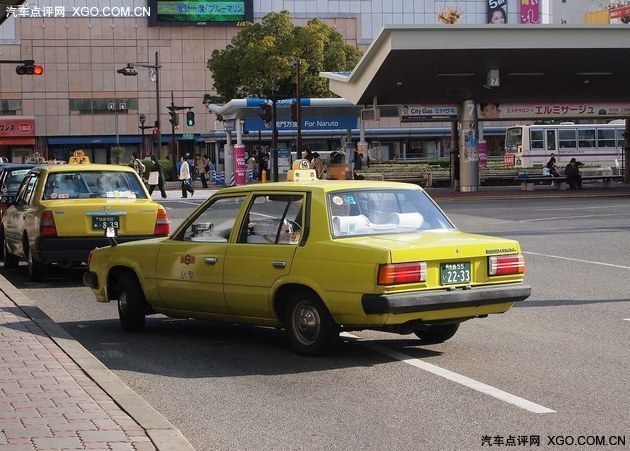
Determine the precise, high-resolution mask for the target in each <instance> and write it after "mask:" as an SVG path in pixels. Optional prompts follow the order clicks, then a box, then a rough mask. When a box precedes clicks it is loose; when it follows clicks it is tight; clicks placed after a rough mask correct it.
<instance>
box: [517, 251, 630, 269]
mask: <svg viewBox="0 0 630 451" xmlns="http://www.w3.org/2000/svg"><path fill="white" fill-rule="evenodd" d="M523 254H528V255H536V256H538V257H549V258H557V259H560V260H570V261H573V262H578V263H589V264H591V265H600V266H610V267H612V268H621V269H630V266H623V265H613V264H612V263H604V262H594V261H591V260H581V259H579V258H569V257H561V256H560V255H549V254H539V253H537V252H523Z"/></svg>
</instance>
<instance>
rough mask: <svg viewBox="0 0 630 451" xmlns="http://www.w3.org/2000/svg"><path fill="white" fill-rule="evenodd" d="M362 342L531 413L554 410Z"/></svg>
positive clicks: (354, 336)
mask: <svg viewBox="0 0 630 451" xmlns="http://www.w3.org/2000/svg"><path fill="white" fill-rule="evenodd" d="M342 335H343V336H346V337H350V338H355V339H359V340H361V339H360V337H357V336H356V335H352V334H349V333H347V332H344V333H342ZM362 343H363V344H364V345H366V346H367V347H369V348H371V349H373V350H375V351H377V352H380V353H381V354H385V355H386V356H389V357H391V358H393V359H396V360H400V361H401V362H403V363H406V364H407V365H411V366H415V367H416V368H420V369H421V370H425V371H428V372H429V373H432V374H435V375H436V376H440V377H443V378H445V379H448V380H450V381H452V382H455V383H458V384H460V385H464V386H465V387H468V388H472V389H473V390H476V391H478V392H481V393H484V394H486V395H489V396H492V397H493V398H496V399H499V400H501V401H505V402H507V403H510V404H513V405H515V406H517V407H520V408H521V409H525V410H529V411H530V412H533V413H554V412H555V410H551V409H549V408H547V407H544V406H541V405H540V404H536V403H533V402H531V401H528V400H527V399H524V398H520V397H518V396H515V395H512V394H511V393H508V392H505V391H503V390H499V389H498V388H495V387H492V386H491V385H487V384H484V383H483V382H479V381H476V380H474V379H471V378H469V377H466V376H462V375H461V374H457V373H454V372H453V371H449V370H446V369H444V368H440V367H439V366H436V365H433V364H431V363H427V362H425V361H423V360H420V359H416V358H413V357H411V356H408V355H406V354H403V353H402V352H398V351H394V350H393V349H389V348H386V347H385V346H380V345H376V344H372V343H369V342H368V341H362Z"/></svg>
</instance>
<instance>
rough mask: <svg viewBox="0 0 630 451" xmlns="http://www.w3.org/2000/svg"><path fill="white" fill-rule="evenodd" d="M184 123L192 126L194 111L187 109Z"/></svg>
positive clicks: (193, 123)
mask: <svg viewBox="0 0 630 451" xmlns="http://www.w3.org/2000/svg"><path fill="white" fill-rule="evenodd" d="M186 125H188V126H189V127H192V126H193V125H195V112H194V111H188V112H187V113H186Z"/></svg>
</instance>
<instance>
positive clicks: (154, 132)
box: [153, 127, 158, 136]
mask: <svg viewBox="0 0 630 451" xmlns="http://www.w3.org/2000/svg"><path fill="white" fill-rule="evenodd" d="M157 135H158V129H157V127H155V128H154V129H153V136H157Z"/></svg>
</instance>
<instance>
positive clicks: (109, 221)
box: [92, 216, 120, 230]
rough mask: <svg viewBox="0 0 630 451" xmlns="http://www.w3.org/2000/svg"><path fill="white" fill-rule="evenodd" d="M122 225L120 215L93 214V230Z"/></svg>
mask: <svg viewBox="0 0 630 451" xmlns="http://www.w3.org/2000/svg"><path fill="white" fill-rule="evenodd" d="M108 227H113V228H114V229H117V228H119V227H120V216H92V230H105V229H107V228H108Z"/></svg>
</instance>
